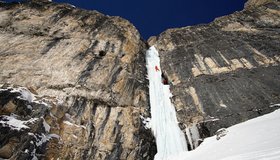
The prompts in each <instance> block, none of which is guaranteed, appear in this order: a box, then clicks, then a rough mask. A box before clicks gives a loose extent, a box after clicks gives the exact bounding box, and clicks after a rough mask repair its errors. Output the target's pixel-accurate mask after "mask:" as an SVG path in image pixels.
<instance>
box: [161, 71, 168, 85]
mask: <svg viewBox="0 0 280 160" xmlns="http://www.w3.org/2000/svg"><path fill="white" fill-rule="evenodd" d="M161 80H162V83H163V84H164V85H168V79H167V77H166V76H165V75H164V74H163V73H161Z"/></svg>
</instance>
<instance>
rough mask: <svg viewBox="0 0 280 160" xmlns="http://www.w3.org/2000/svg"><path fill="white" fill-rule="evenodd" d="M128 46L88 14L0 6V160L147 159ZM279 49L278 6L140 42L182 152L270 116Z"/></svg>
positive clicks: (135, 65)
mask: <svg viewBox="0 0 280 160" xmlns="http://www.w3.org/2000/svg"><path fill="white" fill-rule="evenodd" d="M140 37H141V36H140V35H139V33H138V31H137V30H136V28H135V27H134V26H133V25H132V24H131V23H129V22H128V21H127V20H124V19H122V18H120V17H110V16H106V15H103V14H101V13H99V12H97V11H85V10H81V9H77V8H75V7H74V6H71V5H68V4H56V3H53V2H48V1H47V0H44V1H40V0H32V1H26V2H24V3H4V2H0V159H1V158H7V159H8V158H9V159H32V158H35V157H36V158H38V159H57V158H59V159H98V160H99V159H106V160H107V159H114V160H115V159H131V160H133V159H153V156H154V154H155V152H156V148H155V143H154V138H153V136H152V135H151V132H150V131H149V130H147V129H145V127H144V124H143V123H142V119H141V117H147V116H149V103H148V86H147V85H148V83H147V79H146V74H147V73H146V69H145V51H146V50H147V48H148V46H147V45H146V42H144V41H143V40H142V39H141V38H140ZM279 39H280V2H279V1H278V0H258V1H256V0H249V1H248V2H247V3H246V6H245V9H244V10H243V11H240V12H235V13H233V14H231V15H228V16H224V17H220V18H217V19H216V20H215V21H214V22H212V23H210V24H205V25H197V26H190V27H184V28H177V29H169V30H167V31H165V32H163V33H162V34H160V35H159V36H157V37H152V38H150V39H149V44H150V45H155V47H156V48H157V49H158V50H159V54H160V59H161V65H162V66H161V67H162V70H163V72H164V76H165V77H166V78H167V79H168V81H169V82H170V83H171V84H172V87H171V92H172V93H173V95H174V97H173V99H172V100H173V103H174V105H175V107H176V110H177V117H178V120H179V122H180V125H181V128H182V129H184V131H185V134H186V137H188V142H189V144H190V148H194V147H195V146H197V145H198V143H200V138H205V137H207V136H210V135H213V134H215V132H216V131H217V129H220V128H224V127H229V126H231V125H234V124H236V123H240V122H242V121H245V120H248V119H250V118H254V117H256V116H259V115H262V114H265V113H268V112H271V111H273V110H275V109H276V108H277V106H278V107H279V105H274V104H276V103H280V67H279V63H280V53H279V52H280V41H279ZM185 128H187V129H185Z"/></svg>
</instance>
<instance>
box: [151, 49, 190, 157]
mask: <svg viewBox="0 0 280 160" xmlns="http://www.w3.org/2000/svg"><path fill="white" fill-rule="evenodd" d="M146 62H147V69H148V78H149V94H150V104H151V121H150V125H151V128H152V131H153V134H154V136H155V138H156V145H157V154H156V156H155V158H154V159H155V160H165V159H167V158H168V157H169V156H172V155H175V154H178V153H180V152H183V151H187V144H186V140H185V136H184V134H183V132H182V131H181V130H180V128H179V126H178V121H177V118H176V112H175V108H174V106H173V105H172V103H171V100H170V97H171V93H170V90H169V85H164V84H163V83H162V72H161V70H160V59H159V55H158V52H157V50H156V48H155V47H151V48H150V49H149V50H148V51H147V53H146Z"/></svg>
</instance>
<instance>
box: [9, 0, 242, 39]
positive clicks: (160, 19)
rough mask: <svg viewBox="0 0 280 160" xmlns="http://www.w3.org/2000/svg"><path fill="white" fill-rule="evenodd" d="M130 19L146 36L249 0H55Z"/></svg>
mask: <svg viewBox="0 0 280 160" xmlns="http://www.w3.org/2000/svg"><path fill="white" fill-rule="evenodd" d="M7 1H11V0H7ZM53 1H54V2H64V3H70V4H72V5H75V6H76V7H78V8H83V9H88V10H97V11H99V12H101V13H104V14H107V15H112V16H121V17H123V18H125V19H128V20H129V21H130V22H131V23H133V24H134V25H135V26H136V28H137V29H138V30H139V31H140V33H141V35H142V37H143V38H144V39H148V38H149V37H150V36H153V35H158V34H160V33H161V32H163V31H164V30H166V29H168V28H176V27H184V26H190V25H196V24H201V23H209V22H211V21H213V20H214V18H216V17H220V16H223V15H227V14H230V13H233V12H235V11H239V10H242V9H243V6H244V3H245V2H246V0H53Z"/></svg>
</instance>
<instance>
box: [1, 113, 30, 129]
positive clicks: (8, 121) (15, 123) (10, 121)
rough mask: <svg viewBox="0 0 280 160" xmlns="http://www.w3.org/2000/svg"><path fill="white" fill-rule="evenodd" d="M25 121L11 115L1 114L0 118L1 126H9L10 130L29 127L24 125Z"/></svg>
mask: <svg viewBox="0 0 280 160" xmlns="http://www.w3.org/2000/svg"><path fill="white" fill-rule="evenodd" d="M26 122H28V121H21V120H18V119H16V118H14V117H12V116H3V118H2V120H1V121H0V125H1V126H2V127H10V128H11V129H12V130H18V131H20V130H21V129H28V128H29V127H28V126H26V125H25V123H26Z"/></svg>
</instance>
